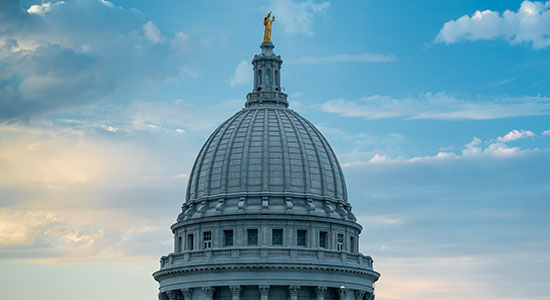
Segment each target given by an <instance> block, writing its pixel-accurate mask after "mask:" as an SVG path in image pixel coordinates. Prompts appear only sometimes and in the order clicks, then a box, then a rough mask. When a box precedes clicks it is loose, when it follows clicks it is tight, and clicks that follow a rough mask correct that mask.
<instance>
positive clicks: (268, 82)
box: [265, 69, 271, 85]
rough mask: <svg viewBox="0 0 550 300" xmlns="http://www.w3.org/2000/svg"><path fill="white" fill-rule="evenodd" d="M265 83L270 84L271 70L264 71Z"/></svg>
mask: <svg viewBox="0 0 550 300" xmlns="http://www.w3.org/2000/svg"><path fill="white" fill-rule="evenodd" d="M265 84H267V85H271V70H270V69H267V70H266V71H265Z"/></svg>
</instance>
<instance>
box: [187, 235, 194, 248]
mask: <svg viewBox="0 0 550 300" xmlns="http://www.w3.org/2000/svg"><path fill="white" fill-rule="evenodd" d="M194 241H195V239H194V238H193V234H192V233H191V234H188V235H187V245H186V247H187V250H193V244H194Z"/></svg>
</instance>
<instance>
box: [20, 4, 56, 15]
mask: <svg viewBox="0 0 550 300" xmlns="http://www.w3.org/2000/svg"><path fill="white" fill-rule="evenodd" d="M61 4H65V2H63V1H58V2H42V3H40V4H33V5H31V6H30V7H29V8H28V9H27V13H29V14H37V15H44V14H46V13H49V12H50V11H51V10H52V9H53V7H54V6H57V5H61Z"/></svg>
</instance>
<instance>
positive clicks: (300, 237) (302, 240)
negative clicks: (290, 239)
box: [296, 230, 307, 247]
mask: <svg viewBox="0 0 550 300" xmlns="http://www.w3.org/2000/svg"><path fill="white" fill-rule="evenodd" d="M306 236H307V230H298V231H297V232H296V245H298V246H304V247H305V246H306V242H307V240H306V239H307V238H306Z"/></svg>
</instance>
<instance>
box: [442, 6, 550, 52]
mask: <svg viewBox="0 0 550 300" xmlns="http://www.w3.org/2000/svg"><path fill="white" fill-rule="evenodd" d="M497 38H502V39H505V40H507V41H508V42H509V43H510V44H512V45H514V44H520V43H531V45H532V47H533V48H534V49H541V48H546V47H549V46H550V1H548V2H546V3H544V2H537V1H523V2H522V3H521V6H520V8H519V9H518V11H517V12H514V11H510V10H506V11H504V12H503V13H502V14H501V13H499V12H496V11H491V10H484V11H479V10H478V11H476V12H475V13H474V14H473V15H472V16H468V15H465V16H462V17H460V18H458V19H456V20H451V21H448V22H446V23H445V24H444V25H443V28H441V30H440V31H439V34H438V35H437V37H436V39H435V42H437V43H445V44H452V43H457V42H460V41H475V40H490V39H497Z"/></svg>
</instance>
